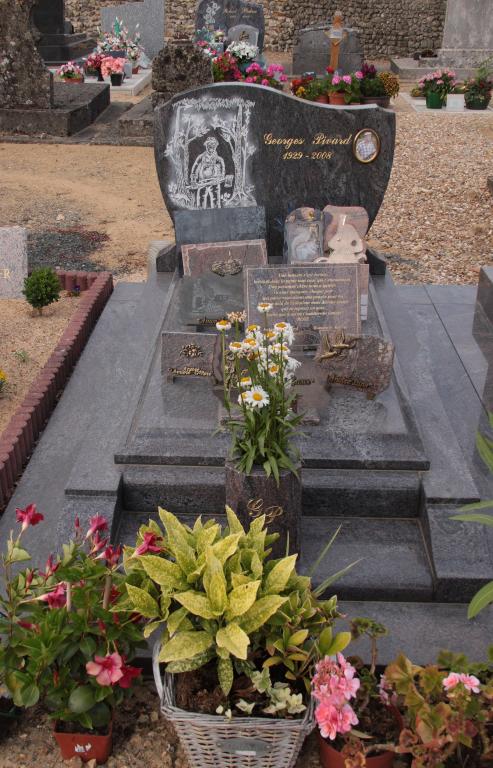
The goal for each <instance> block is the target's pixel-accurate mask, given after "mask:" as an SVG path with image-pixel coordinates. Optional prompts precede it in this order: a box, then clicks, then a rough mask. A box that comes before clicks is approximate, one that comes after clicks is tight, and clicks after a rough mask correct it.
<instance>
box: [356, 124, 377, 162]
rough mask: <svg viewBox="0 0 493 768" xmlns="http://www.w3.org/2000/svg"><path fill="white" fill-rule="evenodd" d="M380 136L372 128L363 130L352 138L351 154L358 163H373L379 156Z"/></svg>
mask: <svg viewBox="0 0 493 768" xmlns="http://www.w3.org/2000/svg"><path fill="white" fill-rule="evenodd" d="M380 147H381V142H380V136H379V135H378V133H377V132H376V131H374V130H373V129H372V128H363V130H362V131H359V132H358V133H357V134H356V136H355V137H354V141H353V153H354V156H355V158H356V160H359V162H360V163H373V161H374V160H376V159H377V157H378V155H379V154H380Z"/></svg>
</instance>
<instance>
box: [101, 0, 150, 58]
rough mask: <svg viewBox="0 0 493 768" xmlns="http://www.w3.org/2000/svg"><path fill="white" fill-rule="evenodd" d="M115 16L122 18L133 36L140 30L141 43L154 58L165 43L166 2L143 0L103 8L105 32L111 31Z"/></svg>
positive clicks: (102, 23)
mask: <svg viewBox="0 0 493 768" xmlns="http://www.w3.org/2000/svg"><path fill="white" fill-rule="evenodd" d="M115 18H118V19H120V20H121V21H122V22H123V25H124V26H125V27H126V28H127V29H128V31H129V33H130V35H131V37H132V38H133V37H135V35H136V33H137V32H140V35H141V37H140V45H141V46H142V48H143V49H144V52H145V53H146V55H147V56H148V57H149V58H150V59H152V58H153V57H154V56H156V54H157V53H159V51H160V50H161V48H162V47H163V43H164V2H163V0H141V2H139V3H123V4H122V5H110V6H109V7H108V8H101V26H102V29H103V31H104V32H111V30H112V28H113V24H114V22H115Z"/></svg>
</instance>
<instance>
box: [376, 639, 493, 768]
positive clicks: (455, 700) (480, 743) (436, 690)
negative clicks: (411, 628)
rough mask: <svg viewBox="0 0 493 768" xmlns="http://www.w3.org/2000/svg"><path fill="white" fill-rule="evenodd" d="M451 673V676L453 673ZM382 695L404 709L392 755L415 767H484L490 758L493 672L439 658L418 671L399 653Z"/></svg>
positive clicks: (492, 749)
mask: <svg viewBox="0 0 493 768" xmlns="http://www.w3.org/2000/svg"><path fill="white" fill-rule="evenodd" d="M452 670H454V671H452ZM384 677H385V690H386V691H387V692H388V693H389V694H391V695H393V696H396V697H397V702H398V704H399V705H400V706H401V707H402V710H403V713H404V714H403V717H404V729H403V730H402V732H401V735H400V740H399V745H398V747H397V750H396V752H397V753H398V754H401V755H409V756H410V758H411V759H412V766H413V768H425V766H426V767H427V768H430V767H436V768H438V766H459V767H460V768H465V766H466V765H485V766H486V765H488V764H490V762H491V760H492V759H493V730H492V725H493V722H492V706H491V702H492V701H493V668H492V665H491V662H490V664H487V665H481V664H474V665H470V664H469V663H468V662H467V659H466V657H465V656H463V655H460V656H456V655H454V654H450V653H447V654H441V655H440V656H439V658H438V663H437V664H436V665H435V664H430V665H428V666H426V667H420V666H417V665H415V664H413V663H412V662H411V661H410V660H409V659H408V658H406V656H404V655H403V654H401V655H400V656H399V657H398V658H397V660H396V661H395V662H393V663H392V664H390V665H389V666H388V667H387V668H386V670H385V673H384Z"/></svg>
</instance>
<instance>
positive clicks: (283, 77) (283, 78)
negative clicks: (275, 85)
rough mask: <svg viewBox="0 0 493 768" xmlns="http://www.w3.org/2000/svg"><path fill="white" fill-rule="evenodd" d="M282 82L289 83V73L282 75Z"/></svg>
mask: <svg viewBox="0 0 493 768" xmlns="http://www.w3.org/2000/svg"><path fill="white" fill-rule="evenodd" d="M279 80H280V82H281V83H287V82H288V76H287V75H281V77H280V78H279Z"/></svg>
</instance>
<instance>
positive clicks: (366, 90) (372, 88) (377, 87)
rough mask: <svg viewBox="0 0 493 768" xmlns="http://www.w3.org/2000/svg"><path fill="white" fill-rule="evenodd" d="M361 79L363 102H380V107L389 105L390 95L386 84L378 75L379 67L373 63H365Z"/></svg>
mask: <svg viewBox="0 0 493 768" xmlns="http://www.w3.org/2000/svg"><path fill="white" fill-rule="evenodd" d="M361 74H362V78H361V80H360V88H361V103H362V104H378V105H379V106H380V107H385V108H386V107H388V106H389V103H390V97H389V96H387V91H386V90H385V85H384V83H383V81H382V80H381V79H380V77H378V75H377V69H376V67H374V66H373V64H366V63H365V64H363V67H362V68H361Z"/></svg>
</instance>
